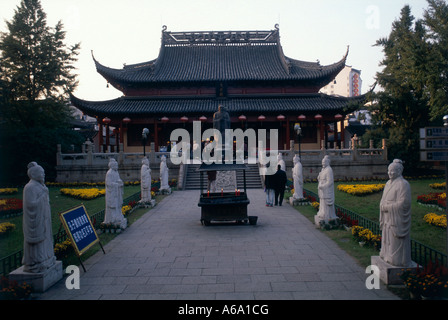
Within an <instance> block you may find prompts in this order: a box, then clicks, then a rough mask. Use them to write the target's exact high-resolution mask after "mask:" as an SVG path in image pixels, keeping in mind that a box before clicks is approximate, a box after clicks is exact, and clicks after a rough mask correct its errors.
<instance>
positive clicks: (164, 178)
mask: <svg viewBox="0 0 448 320" xmlns="http://www.w3.org/2000/svg"><path fill="white" fill-rule="evenodd" d="M160 160H161V161H160V189H159V190H160V191H162V190H167V191H168V192H171V188H170V186H169V184H168V166H167V165H166V157H165V155H163V156H162V157H161V158H160Z"/></svg>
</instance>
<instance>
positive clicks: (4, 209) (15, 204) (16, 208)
mask: <svg viewBox="0 0 448 320" xmlns="http://www.w3.org/2000/svg"><path fill="white" fill-rule="evenodd" d="M22 210H23V203H22V200H21V199H16V198H8V199H0V217H9V216H11V215H17V214H19V213H21V212H22Z"/></svg>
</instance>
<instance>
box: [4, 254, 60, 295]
mask: <svg viewBox="0 0 448 320" xmlns="http://www.w3.org/2000/svg"><path fill="white" fill-rule="evenodd" d="M62 277H63V271H62V261H59V260H57V261H56V262H55V264H54V265H53V266H52V267H50V268H48V269H47V270H45V271H44V272H40V273H32V272H25V271H23V266H21V267H20V268H18V269H16V270H14V271H13V272H11V273H10V274H9V280H10V281H17V282H18V283H24V282H26V283H27V284H30V285H31V286H32V287H33V291H34V292H45V291H47V290H48V289H49V288H50V287H51V286H53V285H54V284H56V282H58V281H59V280H61V279H62Z"/></svg>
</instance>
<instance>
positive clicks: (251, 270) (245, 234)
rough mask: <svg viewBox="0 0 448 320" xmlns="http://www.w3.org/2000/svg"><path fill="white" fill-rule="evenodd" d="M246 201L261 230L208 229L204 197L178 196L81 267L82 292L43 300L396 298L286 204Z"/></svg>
mask: <svg viewBox="0 0 448 320" xmlns="http://www.w3.org/2000/svg"><path fill="white" fill-rule="evenodd" d="M248 196H249V199H250V201H251V203H250V205H249V207H248V210H249V215H256V216H258V223H257V225H255V226H253V225H212V226H208V227H205V226H202V225H201V223H200V208H199V207H198V206H197V202H198V198H199V191H176V192H174V193H173V194H172V195H170V196H169V197H167V198H165V199H164V200H163V201H162V202H161V203H159V204H158V205H157V206H156V207H155V208H153V209H152V210H151V211H149V212H148V213H146V214H145V215H143V216H142V217H141V218H140V219H139V220H138V221H136V222H135V223H134V224H132V225H131V226H130V227H128V228H127V229H126V230H125V231H124V232H123V233H122V234H120V235H119V236H117V237H116V238H115V239H114V240H113V241H111V242H109V243H108V244H107V245H105V246H104V249H105V251H106V254H103V253H102V251H101V250H100V251H99V252H98V253H96V254H95V255H94V256H92V257H91V258H89V259H87V261H85V262H84V265H85V267H86V269H87V272H85V273H84V272H83V271H82V269H81V279H80V289H79V290H68V289H66V287H65V278H64V279H63V280H61V281H60V282H58V283H57V284H56V285H55V286H53V287H52V288H51V289H50V290H48V291H47V292H45V293H43V294H40V295H39V296H38V299H45V300H47V299H48V300H50V299H58V300H60V299H62V300H65V299H83V300H86V299H88V300H90V299H94V300H97V299H106V300H107V299H120V300H124V299H132V300H135V299H137V300H141V299H162V300H174V299H200V300H206V299H211V300H227V299H232V300H239V299H245V300H253V299H256V300H291V299H357V300H358V299H368V300H371V299H397V298H396V296H394V295H393V294H391V293H390V292H389V291H387V290H386V289H385V286H384V285H381V289H380V290H375V289H373V290H368V289H366V287H365V280H366V277H367V274H365V270H364V268H362V267H360V266H359V265H357V263H356V262H355V261H354V259H353V258H351V257H350V256H349V255H348V254H346V253H345V252H344V251H343V250H341V249H339V247H338V246H337V245H336V244H335V243H334V242H333V241H332V240H330V239H329V238H328V237H327V236H326V235H325V234H324V233H322V232H321V231H320V230H318V229H316V228H315V227H314V225H313V224H312V223H311V222H310V221H309V220H307V219H306V218H305V217H303V216H302V215H301V214H300V213H299V212H297V211H296V210H295V209H294V208H292V207H291V206H290V205H289V204H283V206H281V207H273V208H268V207H265V194H264V192H263V190H258V189H257V190H248Z"/></svg>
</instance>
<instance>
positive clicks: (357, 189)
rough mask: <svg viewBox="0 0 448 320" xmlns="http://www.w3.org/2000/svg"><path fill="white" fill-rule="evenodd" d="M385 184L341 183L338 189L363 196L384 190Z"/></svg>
mask: <svg viewBox="0 0 448 320" xmlns="http://www.w3.org/2000/svg"><path fill="white" fill-rule="evenodd" d="M384 186H385V184H384V183H379V184H340V185H338V187H337V189H338V190H339V191H342V192H346V193H348V194H351V195H355V196H363V195H367V194H372V193H375V192H379V191H382V190H383V189H384Z"/></svg>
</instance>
